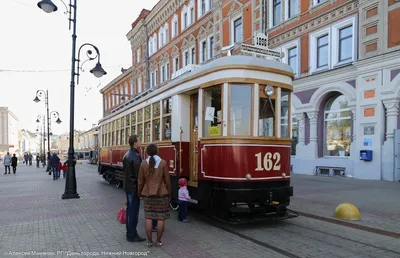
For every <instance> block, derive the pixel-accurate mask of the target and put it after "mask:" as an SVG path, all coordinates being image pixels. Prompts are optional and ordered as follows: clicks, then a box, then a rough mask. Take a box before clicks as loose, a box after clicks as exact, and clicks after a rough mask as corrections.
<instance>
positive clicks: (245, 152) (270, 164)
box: [99, 142, 293, 220]
mask: <svg viewBox="0 0 400 258" xmlns="http://www.w3.org/2000/svg"><path fill="white" fill-rule="evenodd" d="M127 149H128V147H125V148H118V149H112V148H104V149H102V150H101V153H100V159H99V173H100V174H102V175H103V178H104V179H106V180H107V181H108V182H109V183H112V184H114V183H115V184H116V185H117V186H118V187H122V182H123V177H124V175H123V170H122V158H123V156H124V154H125V153H126V151H127ZM142 154H143V158H145V153H142ZM159 156H160V157H161V158H162V159H164V160H165V161H166V162H167V164H168V166H169V172H170V175H171V182H172V189H173V198H172V201H171V208H173V209H178V205H177V196H178V179H179V178H182V177H184V178H186V179H187V180H188V182H189V185H188V189H189V193H190V195H191V198H192V199H195V200H198V204H197V206H198V207H199V208H201V209H202V210H204V211H206V212H207V213H208V214H211V215H212V216H217V217H219V218H222V219H229V220H235V219H237V218H238V217H239V216H240V215H242V214H246V215H251V216H262V217H273V218H285V217H287V216H288V211H287V207H288V206H289V203H290V197H291V196H293V187H292V186H290V170H291V169H290V168H291V166H290V146H289V145H283V144H282V145H280V144H276V145H271V144H249V143H246V144H231V143H223V144H222V143H201V142H198V144H197V145H191V144H190V143H189V142H177V143H172V144H170V145H160V146H159Z"/></svg>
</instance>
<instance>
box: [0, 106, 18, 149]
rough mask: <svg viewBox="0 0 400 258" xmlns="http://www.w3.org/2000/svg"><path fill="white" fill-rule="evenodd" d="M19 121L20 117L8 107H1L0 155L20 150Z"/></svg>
mask: <svg viewBox="0 0 400 258" xmlns="http://www.w3.org/2000/svg"><path fill="white" fill-rule="evenodd" d="M18 122H19V120H18V118H17V117H16V116H15V115H14V114H13V113H12V112H11V111H10V110H9V109H8V108H7V107H0V156H3V155H4V154H6V153H7V152H10V154H12V153H14V152H18V151H19V150H18V143H19V142H18Z"/></svg>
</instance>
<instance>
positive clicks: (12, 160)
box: [11, 153, 18, 174]
mask: <svg viewBox="0 0 400 258" xmlns="http://www.w3.org/2000/svg"><path fill="white" fill-rule="evenodd" d="M17 165H18V158H17V156H15V153H14V155H13V157H12V158H11V166H12V168H13V173H14V174H15V173H17Z"/></svg>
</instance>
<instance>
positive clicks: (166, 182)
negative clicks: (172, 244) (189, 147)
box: [138, 143, 171, 247]
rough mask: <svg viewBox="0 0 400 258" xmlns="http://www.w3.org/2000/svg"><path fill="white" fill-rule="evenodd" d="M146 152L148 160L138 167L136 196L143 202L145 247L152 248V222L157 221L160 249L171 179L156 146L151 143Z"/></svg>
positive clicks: (167, 212)
mask: <svg viewBox="0 0 400 258" xmlns="http://www.w3.org/2000/svg"><path fill="white" fill-rule="evenodd" d="M146 150H147V155H148V158H147V159H146V160H145V161H143V162H142V164H141V165H140V170H139V183H138V194H139V196H140V197H141V199H143V201H144V216H145V218H146V235H147V246H148V247H151V246H153V240H152V233H151V231H152V220H157V240H156V246H158V247H160V246H162V245H163V242H162V239H161V238H162V235H163V232H164V225H165V220H167V219H169V217H170V214H169V202H170V200H171V179H170V177H169V172H168V166H167V162H166V161H165V160H163V159H161V158H160V156H158V155H157V153H158V147H157V145H156V144H154V143H151V144H149V145H148V146H147V148H146Z"/></svg>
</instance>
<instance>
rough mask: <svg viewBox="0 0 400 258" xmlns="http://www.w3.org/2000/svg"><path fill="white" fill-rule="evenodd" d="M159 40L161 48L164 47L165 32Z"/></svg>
mask: <svg viewBox="0 0 400 258" xmlns="http://www.w3.org/2000/svg"><path fill="white" fill-rule="evenodd" d="M159 40H160V47H162V46H164V32H162V31H161V33H160V36H159Z"/></svg>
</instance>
